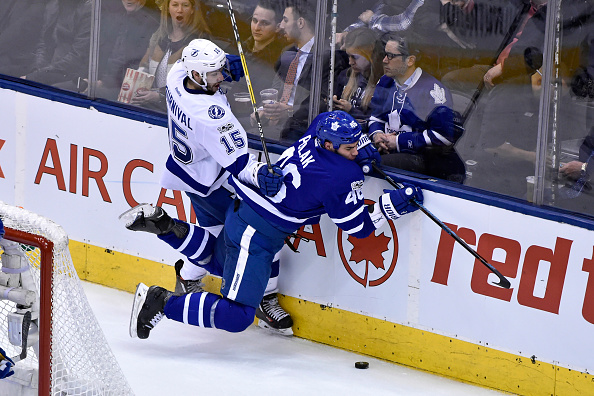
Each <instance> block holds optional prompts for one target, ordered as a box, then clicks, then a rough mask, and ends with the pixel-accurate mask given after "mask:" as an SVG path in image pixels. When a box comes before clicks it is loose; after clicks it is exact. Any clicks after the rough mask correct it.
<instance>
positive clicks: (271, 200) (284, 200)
mask: <svg viewBox="0 0 594 396" xmlns="http://www.w3.org/2000/svg"><path fill="white" fill-rule="evenodd" d="M315 125H316V120H314V122H313V123H312V126H315ZM312 126H310V127H309V129H308V131H307V132H306V133H305V135H304V136H303V137H301V138H300V139H299V140H298V141H297V142H295V144H293V145H292V146H291V147H289V148H288V149H287V150H285V152H284V153H283V154H282V155H281V157H280V158H279V159H278V161H277V162H276V165H278V166H280V167H281V168H282V169H283V174H284V175H285V180H284V185H283V187H282V188H281V190H280V191H279V193H278V194H276V195H275V196H274V197H265V196H263V195H262V194H261V193H260V192H259V191H258V189H256V188H253V186H248V185H246V184H244V183H241V182H240V181H238V180H237V179H236V178H231V184H233V185H234V186H235V191H236V192H237V194H238V195H239V197H240V198H242V199H243V200H245V201H246V203H247V204H248V205H249V206H250V207H251V208H252V209H253V210H255V211H256V212H257V213H258V214H259V215H260V216H262V217H264V218H265V219H266V220H268V221H269V222H270V223H272V224H276V225H278V226H280V227H283V228H284V229H292V230H297V229H298V228H299V227H301V226H302V225H303V224H316V223H318V222H319V220H320V216H321V215H322V214H325V213H327V214H328V216H329V217H330V218H331V219H332V221H333V222H334V223H335V224H336V225H337V226H338V227H340V228H341V229H342V230H344V231H345V232H347V233H348V234H351V235H353V236H355V237H357V238H364V237H366V236H368V235H370V234H371V233H372V232H373V231H374V230H375V227H374V225H373V222H372V220H371V217H370V215H369V211H368V208H367V205H366V204H365V203H364V198H363V181H364V178H365V176H364V175H363V172H362V171H361V168H360V167H359V165H357V164H356V163H355V162H354V161H350V160H348V159H346V158H344V157H342V156H341V155H340V154H336V153H334V152H331V151H329V150H326V149H324V148H323V147H321V146H320V145H319V143H318V139H317V138H316V137H315V133H314V130H315V128H313V127H312Z"/></svg>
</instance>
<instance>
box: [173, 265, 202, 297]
mask: <svg viewBox="0 0 594 396" xmlns="http://www.w3.org/2000/svg"><path fill="white" fill-rule="evenodd" d="M183 266H184V260H177V262H176V263H175V294H176V295H178V296H181V295H183V294H189V293H202V292H204V291H205V290H204V283H202V278H199V279H195V280H185V279H184V278H182V277H181V275H180V271H181V269H182V267H183Z"/></svg>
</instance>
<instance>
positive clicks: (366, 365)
mask: <svg viewBox="0 0 594 396" xmlns="http://www.w3.org/2000/svg"><path fill="white" fill-rule="evenodd" d="M355 368H358V369H366V368H369V363H367V362H355Z"/></svg>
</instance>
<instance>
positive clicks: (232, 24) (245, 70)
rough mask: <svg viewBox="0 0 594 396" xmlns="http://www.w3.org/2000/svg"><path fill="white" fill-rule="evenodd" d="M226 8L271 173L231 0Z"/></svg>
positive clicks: (228, 0)
mask: <svg viewBox="0 0 594 396" xmlns="http://www.w3.org/2000/svg"><path fill="white" fill-rule="evenodd" d="M227 7H228V8H229V16H230V17H231V26H233V35H234V36H235V41H236V42H237V50H238V51H239V57H240V58H241V66H243V72H244V74H245V81H246V82H247V86H248V91H249V92H250V100H251V101H252V108H253V110H254V115H255V117H256V123H257V124H258V131H259V132H260V141H261V142H262V151H263V152H264V157H265V158H266V165H267V166H268V171H269V172H270V173H272V164H271V163H270V156H269V155H268V148H266V139H265V138H264V130H263V129H262V123H261V122H260V113H258V108H257V107H256V98H255V97H254V89H253V88H252V81H251V80H250V73H249V72H248V68H247V63H246V61H245V54H244V53H243V47H242V46H241V41H240V39H239V30H237V21H236V20H235V13H234V12H233V7H232V6H231V0H227Z"/></svg>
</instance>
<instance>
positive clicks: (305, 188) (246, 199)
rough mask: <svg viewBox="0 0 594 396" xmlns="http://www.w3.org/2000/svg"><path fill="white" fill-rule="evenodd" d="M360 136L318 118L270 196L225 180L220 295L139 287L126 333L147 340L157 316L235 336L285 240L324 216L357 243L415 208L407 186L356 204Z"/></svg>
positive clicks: (342, 121) (347, 119)
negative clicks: (230, 204) (229, 190)
mask: <svg viewBox="0 0 594 396" xmlns="http://www.w3.org/2000/svg"><path fill="white" fill-rule="evenodd" d="M360 135H361V127H360V126H359V124H358V123H357V122H356V121H355V120H354V119H353V118H352V117H351V116H350V115H349V114H348V113H345V112H342V111H335V112H330V113H322V114H320V115H319V116H318V117H316V119H315V120H314V121H313V123H312V125H310V127H309V129H308V131H307V132H306V133H305V135H304V136H303V137H302V138H301V139H299V140H298V141H297V142H296V143H295V144H294V145H293V146H291V147H289V148H288V149H287V150H286V151H285V152H284V153H283V154H282V156H281V157H280V159H279V160H278V161H277V164H276V165H277V166H279V167H280V168H281V169H282V172H283V174H284V176H285V178H284V184H283V185H282V187H281V189H280V191H279V192H278V193H277V194H276V195H275V196H272V197H269V196H266V195H265V194H262V192H261V191H260V189H259V188H258V187H256V186H255V185H253V184H250V183H246V182H245V181H243V180H241V179H240V178H238V177H232V183H233V184H234V185H235V186H236V191H237V193H238V195H239V197H240V198H241V200H237V201H236V204H235V205H234V208H233V210H232V211H231V210H230V211H229V212H228V214H227V218H226V221H225V228H224V242H223V243H220V241H221V239H223V238H221V237H219V239H218V240H217V243H216V245H215V249H214V254H213V257H212V258H211V260H210V264H211V265H212V267H213V271H215V273H216V272H217V271H218V272H219V273H221V274H222V277H223V285H222V287H221V293H222V296H223V297H221V296H219V295H216V294H211V293H206V292H198V293H191V294H187V295H183V296H177V295H175V294H174V293H172V292H170V291H168V290H166V289H164V288H162V287H159V286H151V287H150V288H148V287H147V286H145V285H144V284H142V283H141V284H140V285H139V286H138V288H137V291H136V295H135V300H134V306H133V312H132V316H131V321H130V335H131V336H132V337H136V336H137V337H139V338H147V337H148V336H149V333H150V331H151V330H152V329H153V328H154V327H155V326H156V324H157V323H158V322H159V321H160V320H161V319H162V318H163V316H166V317H167V318H169V319H173V320H176V321H179V322H183V323H188V324H191V325H196V326H201V327H212V328H217V329H221V330H226V331H229V332H240V331H243V330H245V329H246V328H247V327H248V326H249V325H250V324H251V323H252V321H253V320H254V315H255V311H256V309H257V307H258V305H259V302H260V300H261V299H262V295H263V294H264V290H265V286H266V283H267V280H268V278H269V276H270V272H271V264H272V262H273V258H274V256H275V255H276V253H277V252H278V251H280V249H281V248H282V246H283V241H284V239H285V238H286V237H287V235H289V234H291V233H293V232H295V230H297V229H298V228H299V227H300V226H302V225H304V224H315V223H318V222H319V218H320V216H321V215H322V214H324V213H327V214H328V215H329V217H330V218H331V219H332V220H333V221H334V222H335V223H336V225H337V226H339V227H340V228H341V229H343V230H344V231H345V232H346V233H348V234H350V235H353V236H355V237H357V238H364V237H366V236H368V235H370V234H371V233H372V232H373V231H374V230H375V229H376V228H378V227H380V226H381V225H382V224H383V223H385V222H386V221H387V220H396V219H397V218H399V217H400V216H402V215H404V214H406V213H410V212H412V211H414V210H416V209H417V206H415V205H414V204H413V203H412V202H411V201H412V200H416V201H417V202H419V203H422V202H423V195H422V192H421V190H420V189H418V188H417V187H415V186H414V185H411V184H405V186H404V188H402V189H399V190H385V191H386V193H385V194H383V195H382V196H381V197H380V198H379V202H378V203H376V204H374V205H373V206H371V207H368V205H366V204H365V203H364V197H363V191H362V187H363V182H364V174H363V172H362V169H361V166H360V165H359V164H358V162H360V161H358V162H356V161H355V159H357V155H358V150H357V144H358V141H359V138H360ZM359 159H361V158H359ZM363 160H364V159H363ZM187 238H189V237H186V240H187ZM189 243H192V242H191V241H190V242H189Z"/></svg>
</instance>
